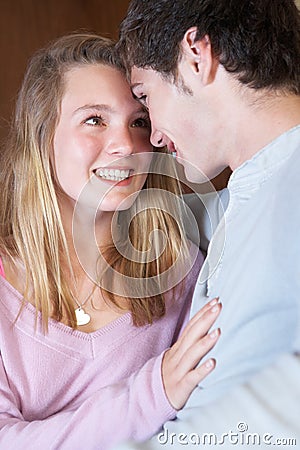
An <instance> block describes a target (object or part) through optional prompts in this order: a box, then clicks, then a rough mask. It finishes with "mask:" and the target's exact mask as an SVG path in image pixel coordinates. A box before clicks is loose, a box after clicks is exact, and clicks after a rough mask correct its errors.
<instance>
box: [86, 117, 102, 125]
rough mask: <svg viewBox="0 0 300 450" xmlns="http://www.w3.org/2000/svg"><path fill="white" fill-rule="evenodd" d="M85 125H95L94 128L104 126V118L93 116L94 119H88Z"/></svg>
mask: <svg viewBox="0 0 300 450" xmlns="http://www.w3.org/2000/svg"><path fill="white" fill-rule="evenodd" d="M84 123H86V124H87V125H93V126H97V125H103V119H102V117H98V116H93V117H89V118H88V119H86V120H85V121H84Z"/></svg>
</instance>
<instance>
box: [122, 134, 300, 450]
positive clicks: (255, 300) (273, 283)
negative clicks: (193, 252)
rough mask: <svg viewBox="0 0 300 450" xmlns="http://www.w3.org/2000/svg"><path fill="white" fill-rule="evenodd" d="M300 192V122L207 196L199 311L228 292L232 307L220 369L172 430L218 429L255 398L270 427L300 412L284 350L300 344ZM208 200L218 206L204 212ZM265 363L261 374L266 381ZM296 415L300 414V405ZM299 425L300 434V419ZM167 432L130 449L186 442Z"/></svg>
mask: <svg viewBox="0 0 300 450" xmlns="http://www.w3.org/2000/svg"><path fill="white" fill-rule="evenodd" d="M299 199H300V126H298V127H296V128H293V129H291V130H290V131H288V132H286V133H285V134H283V135H281V136H280V137H279V138H277V139H276V140H274V141H273V142H272V143H270V144H269V145H267V146H266V147H265V148H263V149H262V150H261V151H259V152H258V153H257V154H256V155H255V156H254V157H253V158H252V159H251V160H249V161H246V162H245V163H244V164H243V165H241V166H240V167H239V168H238V169H236V170H235V171H234V172H233V174H232V176H231V178H230V181H229V183H228V189H225V190H224V191H222V192H221V193H220V195H219V196H216V195H204V196H201V202H202V203H201V204H200V206H199V208H198V207H197V206H196V210H195V215H196V218H197V222H198V223H199V226H200V234H201V233H202V234H203V233H204V234H205V235H206V237H207V238H208V239H210V237H211V236H210V230H213V231H214V232H213V235H212V238H211V240H210V242H209V245H208V251H207V258H206V260H205V263H204V265H203V267H202V269H201V272H200V275H199V280H198V283H197V286H196V289H195V293H194V298H193V304H192V311H191V315H192V316H193V315H194V314H195V313H196V312H197V311H198V310H199V309H200V308H201V306H203V305H204V304H205V303H206V302H207V301H208V300H209V299H212V298H214V297H216V296H219V297H220V301H221V302H222V304H223V310H222V312H221V315H220V317H219V319H218V322H217V323H216V326H218V327H221V330H222V335H221V337H220V340H219V342H218V344H217V345H216V347H215V349H213V350H212V351H211V352H210V356H212V357H214V358H216V360H217V367H216V369H215V370H214V372H213V373H212V374H210V375H209V376H208V377H207V378H206V379H205V380H204V382H203V383H201V386H200V387H199V388H197V389H196V390H195V391H194V392H193V394H192V395H191V397H190V399H189V401H188V402H187V404H186V406H185V407H184V408H183V409H182V410H181V411H179V412H178V419H176V420H175V421H172V422H167V423H166V424H165V426H164V433H165V434H164V436H165V435H166V434H167V435H168V436H169V437H170V435H171V433H175V434H176V439H177V438H178V436H179V435H180V433H187V432H191V431H193V432H195V431H197V433H199V434H200V433H205V432H206V431H208V426H209V425H211V426H212V429H215V430H216V429H217V427H218V426H219V427H220V426H221V427H223V425H224V424H225V423H227V422H228V420H229V419H228V417H229V416H230V415H232V417H233V416H234V414H237V415H236V417H235V419H236V420H237V419H239V420H242V419H243V417H244V415H245V416H246V415H247V414H248V415H249V410H248V411H247V408H248V406H249V405H252V406H251V408H250V409H251V411H250V413H251V414H250V415H252V418H253V417H255V415H257V417H256V427H258V424H265V425H262V427H265V428H266V429H264V428H262V431H264V432H268V431H270V430H271V428H272V425H273V430H272V431H273V432H274V428H275V430H276V429H277V430H279V428H280V427H281V426H283V425H285V426H288V423H287V421H286V419H287V412H286V410H287V409H289V408H290V409H291V414H292V415H293V417H294V416H295V413H294V411H298V412H299V413H300V404H299V401H298V400H297V395H298V397H299V390H300V387H299V389H298V391H297V392H295V396H291V395H290V396H289V398H285V402H283V398H282V399H281V400H280V395H284V392H285V390H286V389H287V388H288V386H286V384H288V383H289V381H288V377H289V375H288V374H289V366H287V369H286V371H285V372H284V371H282V370H281V369H282V366H280V363H279V362H280V361H282V360H283V361H284V362H283V364H286V363H285V361H286V360H285V359H284V358H285V355H286V354H288V355H294V354H296V353H298V352H300V320H299V318H300V317H299V316H300V311H299V310H300V232H299V231H300V230H299V229H300V205H299ZM187 202H188V204H189V205H190V206H191V207H192V208H194V207H195V205H196V203H197V199H196V198H195V196H190V197H189V198H188V200H187ZM203 205H205V208H206V209H207V212H208V215H207V214H203V211H204V208H203ZM224 210H225V212H224ZM208 217H209V219H210V220H207V218H208ZM206 243H207V239H206V238H204V239H202V241H201V242H200V244H203V245H204V247H205V245H206ZM282 358H283V359H282ZM272 364H275V369H274V370H273V372H272V371H271V373H270V375H268V377H267V378H266V376H265V375H264V370H263V369H265V368H267V370H268V367H272ZM276 364H278V367H276ZM291 364H294V362H291ZM292 367H293V366H292ZM295 367H298V369H297V370H298V372H299V374H298V372H297V374H296V375H295V377H296V379H299V377H300V364H299V362H297V366H296V365H295ZM255 373H257V375H256V376H259V377H261V378H258V379H257V381H256V376H254V374H255ZM260 373H262V375H260ZM290 375H291V374H290ZM298 375H299V376H298ZM276 377H277V378H276ZM249 380H250V382H251V383H252V380H254V381H253V383H254V388H252V387H251V389H250V388H248V387H245V388H244V384H245V383H247V382H249ZM266 380H267V381H266ZM274 380H275V381H276V383H275V381H274ZM242 383H243V385H241V384H242ZM272 383H273V385H272ZM294 383H295V381H294ZM238 386H240V387H238ZM245 386H246V384H245ZM255 386H256V387H255ZM280 386H282V392H281V390H280ZM233 388H234V389H233ZM243 389H244V391H243ZM241 390H242V394H240V391H241ZM230 392H232V394H231V397H230ZM262 392H267V398H268V399H270V398H271V400H272V396H274V400H277V399H279V400H278V402H279V407H278V409H277V410H276V412H275V413H274V412H273V413H271V410H270V408H269V405H268V403H267V402H266V397H265V398H264V396H263V395H262ZM293 392H294V390H293ZM228 395H229V397H230V398H228ZM221 397H222V398H221ZM223 399H224V400H225V404H224V400H223ZM231 402H233V404H231ZM238 402H240V404H239V406H238ZM281 404H282V405H284V408H283V411H281V410H280V405H281ZM253 405H254V406H253ZM272 414H273V415H272ZM226 415H227V416H228V417H226ZM296 416H297V417H298V419H295V420H296V421H298V422H299V417H300V416H299V414H296ZM222 417H223V423H222ZM227 419H228V420H227ZM226 420H227V422H226ZM228 423H229V422H228ZM230 423H231V422H230ZM234 423H235V424H236V423H237V421H235V422H234ZM224 426H225V425H224ZM223 431H228V430H227V429H226V428H225V429H223ZM253 431H258V430H257V429H254V430H253ZM297 432H299V436H300V430H299V429H297ZM158 437H159V435H158ZM158 437H157V436H155V437H154V438H153V439H152V440H151V441H149V442H148V443H147V444H146V443H144V444H141V446H138V445H132V446H130V445H128V446H126V447H124V449H129V448H143V449H149V450H150V449H155V450H156V449H159V448H172V449H177V448H185V445H179V444H178V441H176V442H177V444H178V445H174V444H170V440H169V441H168V444H169V445H165V443H164V444H162V442H159V440H158ZM289 437H292V436H289ZM174 443H175V442H174ZM162 445H163V446H164V447H162ZM191 447H193V448H195V446H194V445H191ZM222 448H226V449H227V448H233V447H232V445H229V446H225V445H224V446H223V447H222ZM268 448H269V447H268Z"/></svg>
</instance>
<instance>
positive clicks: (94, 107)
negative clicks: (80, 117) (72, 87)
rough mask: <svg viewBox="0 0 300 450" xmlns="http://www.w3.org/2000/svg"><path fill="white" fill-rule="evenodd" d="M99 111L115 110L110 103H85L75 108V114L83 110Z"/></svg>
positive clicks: (109, 111) (110, 111) (111, 111)
mask: <svg viewBox="0 0 300 450" xmlns="http://www.w3.org/2000/svg"><path fill="white" fill-rule="evenodd" d="M91 110H92V111H99V112H106V113H113V112H115V110H114V109H113V108H112V107H111V106H109V105H105V104H103V105H98V104H97V105H94V104H88V105H83V106H80V108H77V109H75V111H74V114H77V113H78V112H81V111H91Z"/></svg>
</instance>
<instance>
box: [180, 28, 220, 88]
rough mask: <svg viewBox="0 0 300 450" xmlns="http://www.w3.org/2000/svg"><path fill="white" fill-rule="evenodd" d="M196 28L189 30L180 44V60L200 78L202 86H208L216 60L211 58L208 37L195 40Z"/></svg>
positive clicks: (214, 69) (214, 72) (211, 79)
mask: <svg viewBox="0 0 300 450" xmlns="http://www.w3.org/2000/svg"><path fill="white" fill-rule="evenodd" d="M197 31H198V30H197V27H192V28H189V29H188V30H187V31H186V33H185V35H184V38H183V40H182V42H181V49H182V55H181V56H182V58H183V59H185V60H186V61H185V62H186V63H187V64H188V66H189V67H190V69H191V70H192V71H193V73H194V75H195V76H199V77H200V78H201V82H202V84H203V85H206V84H210V83H211V82H212V81H213V79H214V78H215V74H216V68H217V65H218V62H217V60H216V59H215V58H214V57H213V54H212V48H211V43H210V39H209V37H208V35H205V36H204V37H202V38H201V39H197Z"/></svg>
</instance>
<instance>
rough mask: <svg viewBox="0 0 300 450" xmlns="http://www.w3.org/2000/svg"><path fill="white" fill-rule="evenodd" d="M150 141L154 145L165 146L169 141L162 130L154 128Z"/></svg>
mask: <svg viewBox="0 0 300 450" xmlns="http://www.w3.org/2000/svg"><path fill="white" fill-rule="evenodd" d="M150 141H151V144H152V145H154V147H164V146H165V145H167V143H168V138H167V137H166V136H165V135H164V134H163V133H161V132H160V131H158V130H156V129H155V128H152V132H151V136H150Z"/></svg>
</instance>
